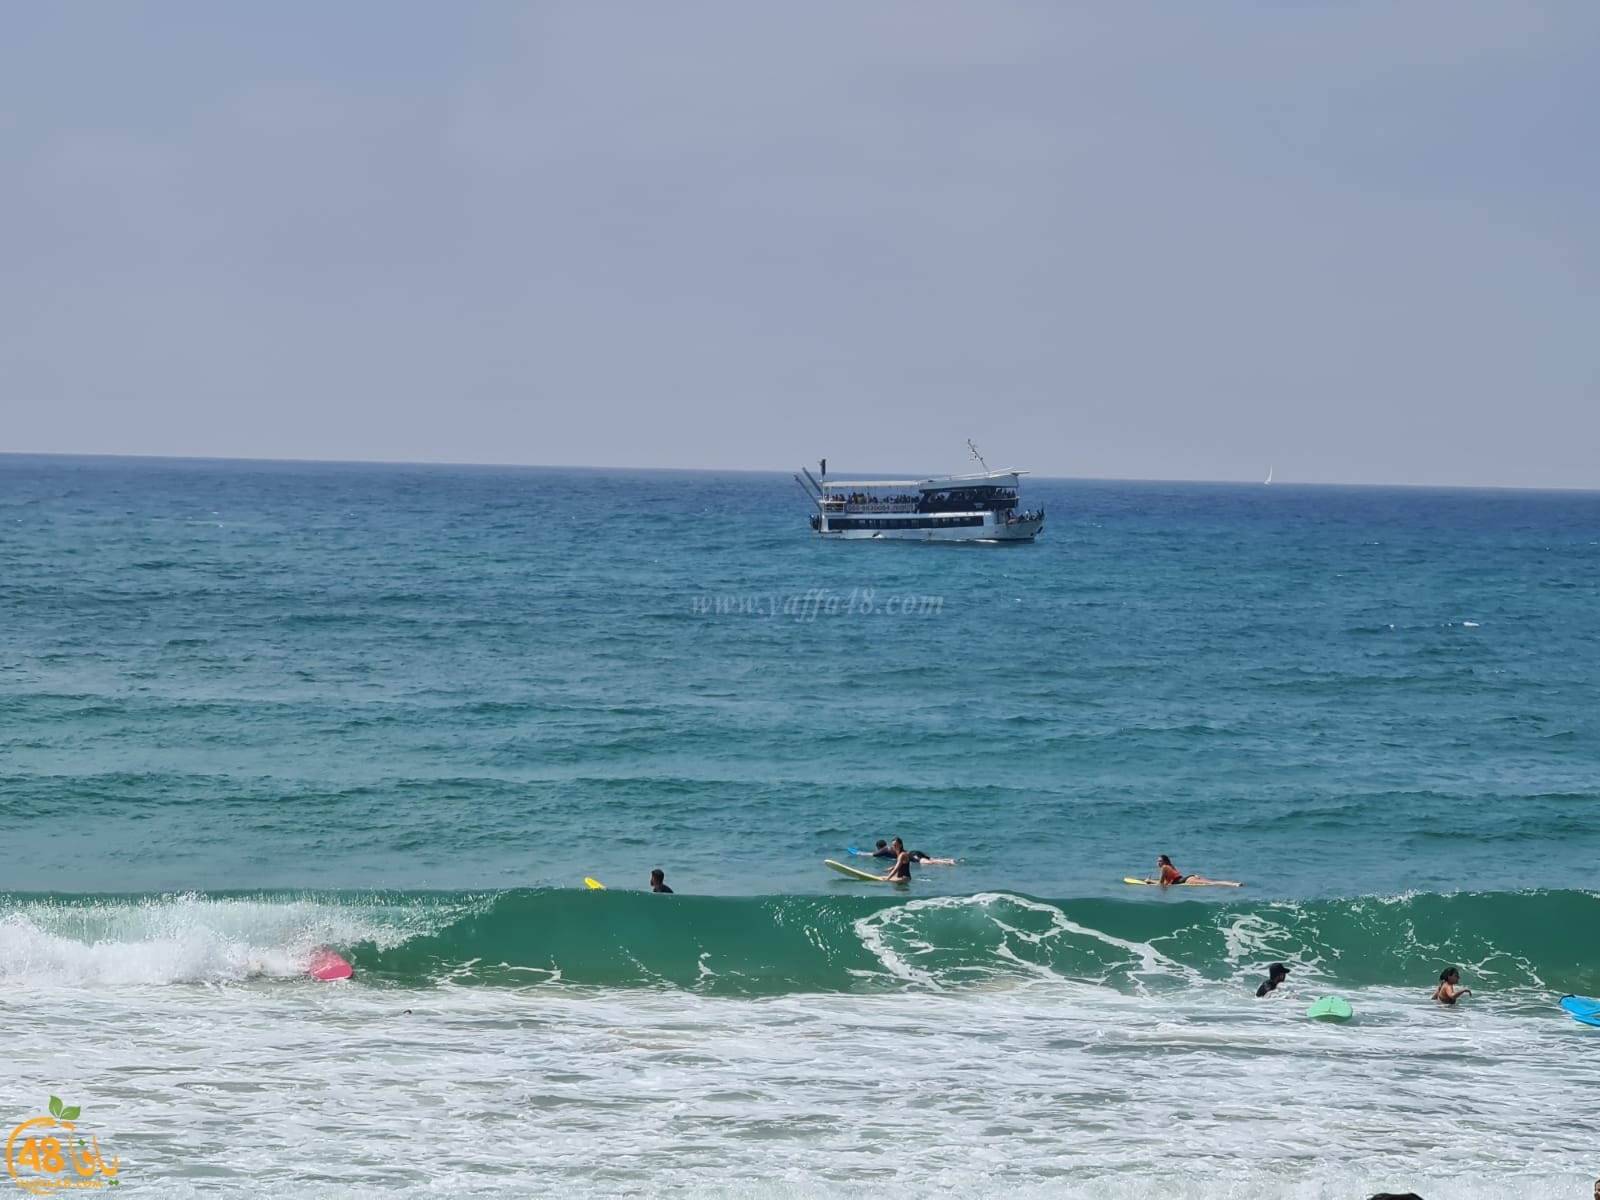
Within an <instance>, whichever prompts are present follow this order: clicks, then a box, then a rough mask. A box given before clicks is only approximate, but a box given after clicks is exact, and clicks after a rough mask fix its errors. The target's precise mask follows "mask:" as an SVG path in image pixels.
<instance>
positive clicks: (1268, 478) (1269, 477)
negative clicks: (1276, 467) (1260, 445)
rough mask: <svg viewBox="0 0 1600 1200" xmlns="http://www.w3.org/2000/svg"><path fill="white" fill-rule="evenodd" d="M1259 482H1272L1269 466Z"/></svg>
mask: <svg viewBox="0 0 1600 1200" xmlns="http://www.w3.org/2000/svg"><path fill="white" fill-rule="evenodd" d="M1261 482H1262V483H1271V482H1272V468H1271V467H1268V468H1267V477H1266V478H1265V479H1263V480H1262V481H1261Z"/></svg>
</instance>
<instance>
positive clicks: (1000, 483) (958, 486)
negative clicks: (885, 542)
mask: <svg viewBox="0 0 1600 1200" xmlns="http://www.w3.org/2000/svg"><path fill="white" fill-rule="evenodd" d="M1025 474H1027V472H1026V471H983V472H981V473H979V474H976V475H945V476H942V477H939V478H936V479H824V480H823V481H822V482H821V485H820V486H821V487H822V499H821V501H820V502H819V503H820V504H821V506H822V507H823V509H824V510H825V511H834V512H851V513H919V512H920V513H927V512H983V511H985V510H991V509H992V510H996V511H1004V510H1007V509H1012V508H1015V507H1016V505H1017V482H1018V478H1019V476H1022V475H1025Z"/></svg>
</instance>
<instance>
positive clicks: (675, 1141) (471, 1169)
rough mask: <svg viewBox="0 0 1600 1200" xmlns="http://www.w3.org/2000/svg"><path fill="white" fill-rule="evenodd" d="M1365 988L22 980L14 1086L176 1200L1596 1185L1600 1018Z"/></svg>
mask: <svg viewBox="0 0 1600 1200" xmlns="http://www.w3.org/2000/svg"><path fill="white" fill-rule="evenodd" d="M1354 1000H1355V1003H1356V1010H1357V1016H1356V1019H1355V1020H1354V1021H1352V1022H1351V1023H1350V1024H1348V1025H1346V1026H1327V1025H1320V1024H1317V1023H1314V1022H1308V1021H1306V1020H1305V1019H1304V1017H1303V1016H1302V1015H1301V1008H1300V1006H1299V1005H1297V1004H1283V1003H1279V1002H1256V1001H1254V1000H1252V999H1247V998H1242V997H1241V996H1240V995H1239V992H1238V989H1237V988H1234V987H1231V986H1230V987H1226V988H1222V987H1217V986H1213V987H1211V988H1209V989H1199V990H1196V991H1193V992H1189V991H1185V992H1183V993H1180V994H1177V995H1161V996H1148V997H1141V996H1132V995H1127V994H1124V993H1118V992H1113V991H1109V990H1107V989H1104V988H1095V987H1091V986H1088V985H1084V984H1072V983H1056V982H1052V981H1049V980H1044V979H1032V980H1023V981H1021V982H1020V983H1019V984H1018V985H1017V986H1015V987H1012V988H1009V989H1005V990H1000V991H991V990H978V989H974V990H970V991H967V992H915V993H908V992H900V993H896V994H892V995H876V996H841V995H832V996H786V997H781V998H774V999H770V1000H732V999H720V998H707V997H703V996H697V995H694V994H692V993H688V992H683V991H636V992H628V993H620V992H599V993H596V992H583V993H572V992H568V991H565V990H563V989H561V988H551V987H534V988H530V989H525V990H511V989H491V988H473V987H444V988H436V989H432V990H427V991H414V990H396V989H390V988H383V987H370V986H361V985H360V984H357V985H356V986H353V987H339V988H327V987H317V986H311V985H307V986H299V985H294V984H282V985H276V986H258V987H240V988H223V989H206V990H204V991H199V990H195V989H174V988H157V989H145V988H138V989H122V990H109V989H100V990H91V991H81V992H77V993H75V994H62V995H59V996H57V997H55V998H54V999H47V998H45V997H39V996H19V995H17V994H12V995H11V996H9V997H6V1010H7V1034H8V1056H9V1057H10V1060H11V1061H12V1062H15V1063H18V1064H21V1067H20V1069H19V1070H18V1071H17V1072H16V1074H15V1076H14V1077H13V1078H12V1079H11V1080H10V1081H9V1087H8V1094H14V1095H15V1096H17V1097H22V1098H25V1097H29V1096H37V1098H38V1104H39V1105H42V1104H43V1103H44V1101H45V1099H46V1097H48V1096H50V1095H63V1096H66V1097H68V1099H69V1102H71V1103H74V1104H81V1105H83V1107H84V1116H85V1120H86V1122H88V1125H87V1127H92V1128H93V1130H94V1131H95V1132H96V1133H97V1134H98V1136H99V1138H100V1141H101V1144H102V1146H104V1147H107V1148H109V1149H110V1150H111V1151H112V1152H115V1153H118V1154H120V1155H122V1157H123V1161H124V1163H125V1168H124V1169H125V1170H126V1172H127V1181H128V1182H129V1183H133V1182H136V1181H137V1182H138V1183H140V1184H142V1185H145V1186H150V1187H155V1188H157V1189H158V1190H159V1191H160V1192H161V1194H163V1195H174V1196H179V1197H188V1196H197V1197H198V1196H212V1195H218V1194H232V1193H238V1192H241V1191H243V1190H244V1189H245V1188H247V1187H248V1188H249V1189H250V1190H251V1191H252V1192H253V1193H255V1194H260V1195H291V1194H292V1195H297V1196H298V1195H330V1196H331V1195H336V1194H338V1195H352V1194H353V1195H368V1194H377V1193H378V1192H379V1191H383V1192H385V1193H386V1194H393V1193H399V1194H403V1195H410V1194H415V1195H424V1194H426V1195H437V1194H452V1195H455V1194H479V1193H488V1194H500V1195H549V1194H557V1193H559V1194H562V1195H574V1196H612V1195H647V1194H650V1195H655V1194H670V1195H686V1196H689V1195H704V1196H795V1197H813V1196H832V1195H843V1194H845V1193H847V1192H849V1193H854V1192H859V1191H860V1190H861V1189H862V1188H863V1187H867V1188H871V1187H875V1186H894V1187H897V1188H899V1187H903V1186H907V1185H913V1184H914V1186H915V1188H916V1189H917V1190H918V1191H919V1192H934V1193H938V1194H944V1195H950V1196H956V1197H969V1196H970V1197H979V1196H985V1197H987V1196H993V1195H999V1194H1006V1195H1013V1194H1014V1195H1023V1196H1067V1197H1084V1198H1087V1197H1097V1198H1101V1197H1111V1198H1118V1197H1148V1196H1156V1195H1160V1196H1162V1197H1171V1196H1178V1197H1187V1198H1191V1200H1224V1198H1237V1200H1243V1198H1245V1197H1250V1198H1254V1197H1285V1198H1287V1197H1291V1196H1292V1197H1295V1200H1300V1198H1301V1197H1306V1196H1312V1197H1327V1198H1329V1200H1332V1198H1334V1197H1338V1198H1340V1200H1346V1198H1348V1197H1352V1196H1365V1195H1369V1194H1371V1193H1372V1192H1374V1191H1377V1190H1380V1189H1383V1188H1390V1189H1392V1188H1395V1187H1402V1188H1406V1189H1415V1190H1417V1191H1419V1192H1420V1193H1421V1194H1422V1195H1424V1196H1427V1197H1430V1198H1432V1197H1438V1196H1445V1195H1449V1196H1451V1197H1452V1200H1460V1198H1461V1197H1467V1198H1470V1200H1489V1198H1490V1197H1495V1198H1497V1200H1515V1198H1520V1197H1528V1198H1530V1200H1531V1198H1532V1197H1535V1196H1537V1197H1539V1198H1540V1200H1559V1198H1560V1197H1563V1196H1568V1195H1571V1196H1574V1197H1577V1196H1584V1195H1586V1193H1585V1192H1581V1191H1578V1190H1575V1189H1576V1188H1577V1187H1578V1184H1579V1183H1580V1182H1581V1181H1582V1180H1584V1179H1586V1178H1590V1177H1592V1174H1593V1173H1594V1172H1595V1170H1596V1164H1595V1162H1594V1155H1595V1143H1594V1138H1593V1131H1592V1127H1591V1124H1590V1120H1589V1117H1588V1115H1587V1109H1586V1107H1585V1106H1584V1105H1583V1104H1582V1103H1581V1098H1582V1097H1583V1096H1584V1095H1586V1094H1587V1090H1586V1089H1591V1088H1592V1078H1593V1075H1594V1072H1595V1070H1596V1068H1597V1066H1600V1038H1588V1037H1585V1036H1583V1033H1582V1031H1581V1030H1580V1029H1579V1027H1577V1026H1575V1025H1573V1024H1572V1023H1571V1022H1564V1023H1563V1022H1559V1021H1557V1020H1555V1019H1552V1020H1550V1021H1549V1022H1537V1021H1534V1022H1530V1021H1528V1020H1526V1019H1507V1018H1505V1017H1503V1016H1501V1015H1500V1014H1498V1013H1497V1012H1495V1011H1494V1010H1493V1009H1492V1008H1478V1009H1465V1008H1464V1009H1460V1010H1455V1011H1449V1010H1441V1009H1438V1008H1437V1007H1436V1006H1432V1005H1429V1004H1427V1003H1426V1002H1425V1000H1423V999H1419V998H1418V997H1417V996H1415V995H1412V994H1410V993H1401V992H1396V991H1382V990H1379V991H1374V992H1371V993H1362V994H1358V995H1356V996H1355V997H1354ZM63 1004H68V1005H69V1009H63V1007H62V1006H63ZM407 1009H410V1010H412V1011H410V1012H409V1013H407V1012H405V1011H404V1010H407ZM64 1011H70V1013H71V1021H70V1025H68V1026H64V1025H63V1012H64ZM64 1039H65V1042H64ZM66 1043H70V1047H71V1053H70V1054H64V1053H61V1052H60V1051H61V1048H62V1046H63V1045H64V1044H66ZM15 1103H21V1104H24V1105H25V1101H24V1100H18V1101H16V1102H15ZM18 1119H21V1117H20V1116H19V1118H18Z"/></svg>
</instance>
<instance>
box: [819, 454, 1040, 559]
mask: <svg viewBox="0 0 1600 1200" xmlns="http://www.w3.org/2000/svg"><path fill="white" fill-rule="evenodd" d="M968 444H969V445H970V444H971V443H968ZM973 457H974V458H978V453H977V450H976V448H974V449H973ZM978 461H979V462H982V461H983V460H982V459H981V458H978ZM819 465H820V467H821V478H820V479H819V478H817V477H815V476H813V475H812V474H811V472H810V471H808V470H804V469H802V471H801V474H800V475H796V476H795V482H797V483H799V484H800V486H801V487H802V488H804V489H805V492H806V495H807V496H808V497H809V498H810V500H811V502H812V503H813V504H815V505H816V508H817V511H816V512H815V513H814V514H813V515H812V517H811V528H812V530H813V531H814V532H815V533H816V534H818V535H819V536H820V537H826V538H845V539H851V538H895V539H899V540H902V541H918V542H1031V541H1033V539H1034V538H1036V537H1038V536H1039V531H1040V530H1042V529H1043V528H1044V509H1042V508H1038V509H1029V510H1023V509H1022V508H1021V502H1020V500H1019V499H1018V497H1017V485H1018V481H1019V479H1020V477H1021V476H1023V475H1026V474H1027V472H1026V471H989V470H984V471H980V472H978V473H977V474H975V475H944V476H941V477H939V478H936V479H829V478H828V460H827V459H823V460H822V462H821V463H820V464H819ZM984 465H985V467H987V465H988V464H987V463H985V464H984ZM801 475H804V476H805V478H804V480H802V479H801Z"/></svg>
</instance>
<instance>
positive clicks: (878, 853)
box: [872, 838, 899, 858]
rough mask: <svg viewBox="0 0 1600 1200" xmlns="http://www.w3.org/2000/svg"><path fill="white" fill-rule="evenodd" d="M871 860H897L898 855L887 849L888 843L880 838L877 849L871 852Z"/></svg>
mask: <svg viewBox="0 0 1600 1200" xmlns="http://www.w3.org/2000/svg"><path fill="white" fill-rule="evenodd" d="M872 857H873V858H898V857H899V855H897V854H895V852H894V851H893V850H891V849H889V843H888V842H886V841H884V840H883V839H882V838H879V839H878V848H877V849H876V850H874V851H873V852H872Z"/></svg>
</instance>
